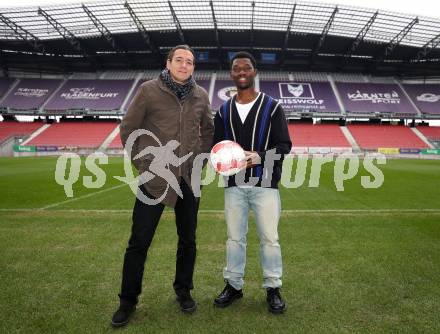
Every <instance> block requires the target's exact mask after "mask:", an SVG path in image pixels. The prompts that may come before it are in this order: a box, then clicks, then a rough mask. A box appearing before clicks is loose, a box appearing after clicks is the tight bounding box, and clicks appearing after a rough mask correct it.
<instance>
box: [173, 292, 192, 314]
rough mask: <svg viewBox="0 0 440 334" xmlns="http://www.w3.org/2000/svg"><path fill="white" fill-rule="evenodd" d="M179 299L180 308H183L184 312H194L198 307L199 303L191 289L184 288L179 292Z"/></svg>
mask: <svg viewBox="0 0 440 334" xmlns="http://www.w3.org/2000/svg"><path fill="white" fill-rule="evenodd" d="M177 301H178V303H179V305H180V309H181V310H182V312H185V313H193V312H194V311H195V310H196V308H197V304H196V302H195V301H194V299H192V297H191V293H190V292H189V290H183V291H180V292H178V293H177Z"/></svg>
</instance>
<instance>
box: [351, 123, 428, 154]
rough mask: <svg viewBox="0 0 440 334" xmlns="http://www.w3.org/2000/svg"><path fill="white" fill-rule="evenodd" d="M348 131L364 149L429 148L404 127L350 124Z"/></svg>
mask: <svg viewBox="0 0 440 334" xmlns="http://www.w3.org/2000/svg"><path fill="white" fill-rule="evenodd" d="M348 130H349V131H350V132H351V134H352V135H353V137H354V139H355V140H356V142H357V143H358V144H359V146H360V147H361V148H362V149H377V148H381V147H382V148H428V147H429V146H428V145H427V144H426V143H425V142H424V141H422V140H421V139H420V138H419V137H418V136H416V134H415V133H414V132H413V131H411V129H410V128H409V127H407V126H404V125H376V124H349V125H348Z"/></svg>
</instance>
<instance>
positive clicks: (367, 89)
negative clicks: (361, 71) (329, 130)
mask: <svg viewBox="0 0 440 334" xmlns="http://www.w3.org/2000/svg"><path fill="white" fill-rule="evenodd" d="M336 87H337V89H338V91H339V94H340V96H341V99H342V103H343V104H344V107H345V110H346V112H347V114H353V115H374V114H379V115H381V114H385V115H388V116H391V117H393V116H394V117H400V116H411V115H414V116H415V115H417V111H416V109H414V107H413V105H412V104H411V102H410V101H409V99H408V98H407V97H406V95H405V93H404V92H403V91H402V89H401V88H400V87H399V86H398V85H397V84H389V83H385V84H379V83H365V82H364V83H353V82H350V83H342V82H336ZM385 117H386V116H385Z"/></svg>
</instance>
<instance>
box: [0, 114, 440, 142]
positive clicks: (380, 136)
mask: <svg viewBox="0 0 440 334" xmlns="http://www.w3.org/2000/svg"><path fill="white" fill-rule="evenodd" d="M43 125H44V123H42V122H33V123H26V122H0V142H2V141H4V140H5V139H7V138H9V137H11V136H29V135H31V134H32V133H34V132H35V131H37V130H38V129H39V128H40V127H41V126H43ZM117 126H118V124H117V123H116V122H114V121H108V122H85V121H84V122H79V121H77V122H62V123H53V124H51V125H50V126H48V127H47V128H46V129H42V131H41V132H40V133H39V134H38V135H36V136H35V137H34V138H32V139H31V140H30V141H29V142H27V143H26V144H27V145H33V146H58V147H59V146H69V147H79V148H98V147H100V146H101V145H102V144H103V143H104V142H105V140H106V139H107V138H108V137H109V135H110V134H111V133H112V132H113V131H114V130H115V129H116V127H117ZM347 129H348V131H349V132H350V134H351V136H352V137H353V138H354V140H355V142H356V143H357V145H358V146H359V147H360V148H361V149H377V148H379V147H387V148H428V147H429V146H428V145H427V144H426V143H425V142H424V141H423V140H422V139H420V138H419V137H418V136H417V134H416V133H415V132H414V131H412V129H411V128H409V127H407V126H403V125H370V124H349V125H347ZM418 129H419V131H420V132H421V133H422V134H424V135H425V136H426V138H428V139H431V140H437V139H438V138H440V127H433V126H430V127H428V126H419V127H418ZM288 130H289V134H290V137H291V139H292V142H293V145H294V147H341V148H350V147H352V144H350V142H349V140H348V139H347V137H346V135H345V134H344V132H343V131H342V128H341V127H340V126H339V125H337V124H310V123H290V124H289V127H288ZM107 148H109V149H121V148H122V144H121V139H120V136H119V135H116V136H115V137H114V139H113V140H111V142H110V143H109V145H108V146H107Z"/></svg>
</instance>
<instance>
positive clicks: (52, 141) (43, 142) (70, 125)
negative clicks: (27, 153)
mask: <svg viewBox="0 0 440 334" xmlns="http://www.w3.org/2000/svg"><path fill="white" fill-rule="evenodd" d="M116 126H117V124H116V123H115V122H66V123H54V124H52V125H51V126H50V127H48V128H47V129H46V130H45V131H43V132H42V133H40V134H39V135H38V136H36V137H35V138H34V139H32V140H31V141H30V142H29V143H28V145H34V146H69V147H80V148H97V147H99V146H100V145H101V144H102V142H103V141H104V140H105V138H107V136H108V135H109V134H110V133H111V132H112V131H113V130H114V129H115V127H116Z"/></svg>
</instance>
